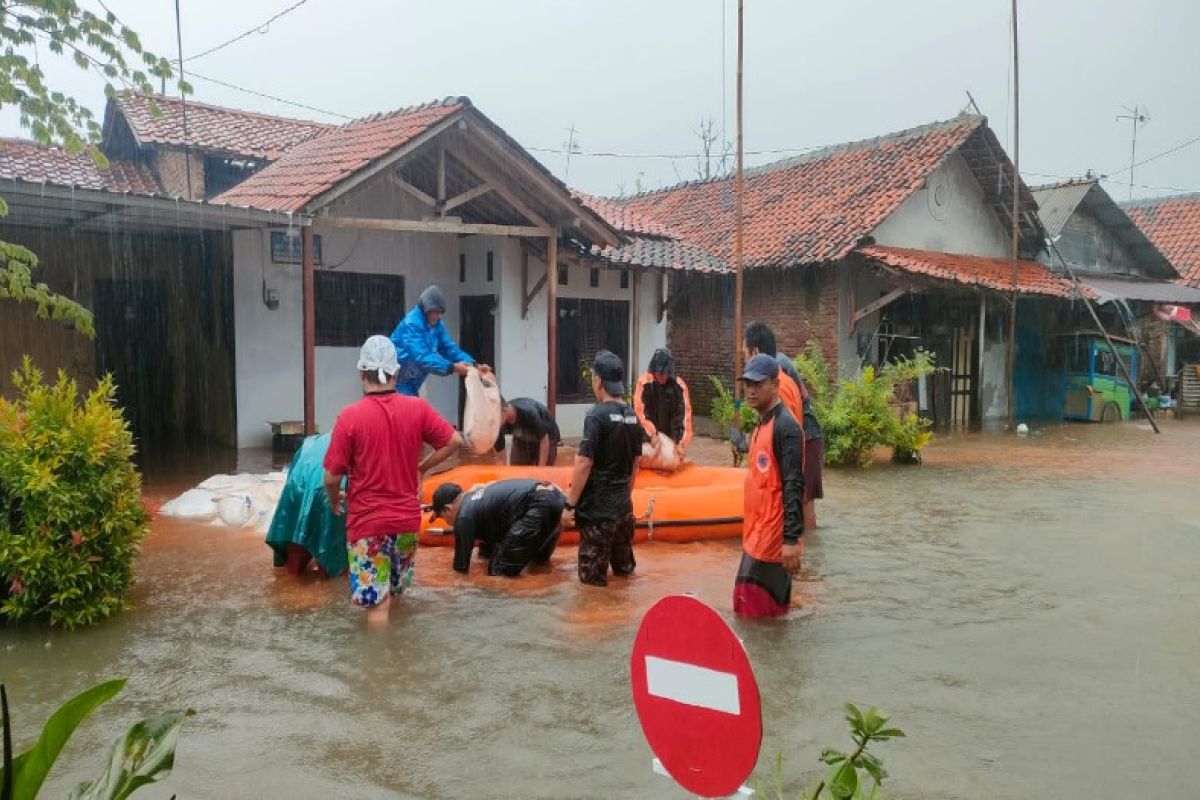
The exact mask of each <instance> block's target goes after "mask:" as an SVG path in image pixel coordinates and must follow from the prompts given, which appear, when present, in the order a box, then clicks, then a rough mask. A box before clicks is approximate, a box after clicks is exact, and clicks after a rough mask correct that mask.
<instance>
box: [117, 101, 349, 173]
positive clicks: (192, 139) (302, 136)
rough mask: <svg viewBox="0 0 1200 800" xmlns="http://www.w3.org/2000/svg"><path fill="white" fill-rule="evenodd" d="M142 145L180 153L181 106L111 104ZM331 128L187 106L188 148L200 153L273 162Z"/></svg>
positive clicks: (173, 103)
mask: <svg viewBox="0 0 1200 800" xmlns="http://www.w3.org/2000/svg"><path fill="white" fill-rule="evenodd" d="M113 102H115V103H116V105H117V107H118V108H119V109H120V112H121V114H122V115H123V116H124V117H125V119H126V120H127V121H128V122H129V126H130V128H132V129H133V133H134V136H136V137H137V139H138V141H140V142H142V143H150V144H159V145H172V146H176V147H183V145H184V135H183V115H184V109H183V104H182V103H181V101H180V100H179V98H176V97H161V96H160V97H155V98H154V102H155V103H157V105H158V108H159V111H160V112H161V113H160V114H159V115H158V116H155V115H154V113H153V112H152V111H151V100H150V98H148V97H146V96H145V95H139V94H134V93H130V92H123V93H121V94H118V95H117V96H116V98H114V100H113ZM333 127H334V126H332V125H328V124H326V123H323V122H311V121H309V120H302V119H291V118H288V117H273V116H269V115H267V114H258V113H255V112H253V111H242V110H239V109H234V108H222V107H221V106H210V105H207V104H205V103H196V102H192V101H190V100H189V101H187V128H188V135H187V144H188V145H191V146H192V147H195V148H199V149H201V150H209V151H213V152H216V153H221V154H228V155H238V156H246V157H249V158H258V159H264V160H267V161H273V160H275V159H277V158H279V157H280V156H281V155H283V153H284V152H285V151H287V150H289V149H290V148H292V147H295V146H296V145H298V144H300V143H301V142H304V141H307V140H309V139H311V138H313V137H314V136H317V135H319V134H321V133H324V132H325V131H328V130H331V129H332V128H333Z"/></svg>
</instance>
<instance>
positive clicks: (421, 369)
mask: <svg viewBox="0 0 1200 800" xmlns="http://www.w3.org/2000/svg"><path fill="white" fill-rule="evenodd" d="M430 311H440V312H442V313H443V314H444V313H446V299H445V297H443V296H442V290H441V289H439V288H438V287H436V286H428V287H426V288H425V291H423V292H421V296H420V298H419V299H418V300H417V304H416V305H415V306H413V309H412V310H411V311H409V312H408V314H406V315H405V317H404V319H402V320H400V324H399V325H397V326H396V330H394V331H392V336H391V339H392V344H394V345H395V346H396V360H397V361H398V362H400V371H399V372H398V373H396V391H397V392H399V393H400V394H406V395H409V396H410V397H416V396H417V393H418V392H420V391H421V384H423V383H425V376H426V375H428V374H429V373H431V372H432V373H433V374H435V375H449V374H450V373H451V371H453V369H454V364H455V363H456V362H459V361H465V362H467V363H468V364H474V363H475V359H474V358H472V357H471V356H470V355H469V354H468V353H466V352H464V351H463V349H462V348H460V347H459V346H458V344H457V343H456V342H455V341H454V340H453V339H451V338H450V334H448V333H447V332H446V326H445V325H443V324H442V321H441V320H438V322H437V324H436V325H433V326H430V325H429V323H428V322H426V321H425V315H426V314H427V313H428V312H430Z"/></svg>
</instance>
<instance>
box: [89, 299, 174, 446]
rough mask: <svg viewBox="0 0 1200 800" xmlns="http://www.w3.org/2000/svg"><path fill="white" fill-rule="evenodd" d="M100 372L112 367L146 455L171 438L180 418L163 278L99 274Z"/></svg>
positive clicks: (125, 409)
mask: <svg viewBox="0 0 1200 800" xmlns="http://www.w3.org/2000/svg"><path fill="white" fill-rule="evenodd" d="M94 291H95V297H94V299H93V306H94V312H95V319H96V367H97V373H98V374H100V375H104V374H106V373H111V374H112V376H113V380H114V381H116V384H117V403H118V405H120V407H121V408H122V410H123V412H124V414H125V419H126V420H127V421H128V423H129V429H130V431H131V432H132V433H133V439H134V443H135V444H136V445H137V448H138V454H139V456H140V457H144V456H146V455H147V454H148V453H150V452H151V451H153V450H154V449H155V448H156V446H158V445H161V444H164V443H166V441H167V439H168V435H169V434H170V433H171V432H172V431H178V430H181V429H182V428H183V424H182V423H183V422H184V420H175V419H173V416H174V413H173V412H174V402H173V401H174V395H173V386H172V383H173V382H172V375H171V372H170V368H171V354H170V352H169V350H168V343H167V319H166V312H165V308H166V298H165V290H164V287H163V284H162V283H161V282H160V281H146V280H97V281H96V282H95V284H94Z"/></svg>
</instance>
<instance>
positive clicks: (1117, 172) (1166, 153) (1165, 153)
mask: <svg viewBox="0 0 1200 800" xmlns="http://www.w3.org/2000/svg"><path fill="white" fill-rule="evenodd" d="M1197 142H1200V136H1197V137H1196V138H1195V139H1189V140H1188V141H1186V142H1184V143H1183V144H1180V145H1176V146H1175V147H1172V148H1171V149H1170V150H1164V151H1163V152H1161V153H1158V154H1157V155H1153V156H1150V157H1149V158H1143V159H1142V160H1141V161H1138V162H1137V163H1134V164H1130V165H1129V166H1128V167H1121V169H1116V170H1113V171H1112V172H1110V173H1108V175H1109V176H1112V175H1120V174H1121V173H1122V172H1128V171H1129V170H1131V169H1133V168H1134V167H1140V166H1141V165H1142V164H1149V163H1150V162H1151V161H1157V160H1158V159H1160V158H1164V157H1166V156H1169V155H1171V154H1172V153H1178V152H1179V151H1180V150H1182V149H1184V148H1185V147H1191V146H1192V145H1194V144H1196V143H1197Z"/></svg>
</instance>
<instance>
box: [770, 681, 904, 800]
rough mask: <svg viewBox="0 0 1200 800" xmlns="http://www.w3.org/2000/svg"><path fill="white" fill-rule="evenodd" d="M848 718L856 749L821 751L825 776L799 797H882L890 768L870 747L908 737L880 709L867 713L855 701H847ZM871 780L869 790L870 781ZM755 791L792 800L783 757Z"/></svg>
mask: <svg viewBox="0 0 1200 800" xmlns="http://www.w3.org/2000/svg"><path fill="white" fill-rule="evenodd" d="M846 721H847V722H848V723H849V724H850V739H851V740H852V741H853V742H854V749H852V750H850V751H849V752H846V751H843V750H837V749H835V748H832V747H827V748H825V750H823V751H822V752H821V761H822V763H824V764H825V765H826V766H825V777H824V778H822V779H821V781H820V782H819V783H818V784H817V785H816V786H814V787H813V788H812V789H808V790H804V791H802V792H800V793H799V794H798V795H797V797H798V798H799V800H819V798H833V800H879V798H880V797H881V795H880V791H881V787H882V785H883V779H884V778H886V777H887V775H888V773H887V770H886V769H884V767H883V761H882V760H881V759H880V758H879V757H878V756H876V755H875V754H873V753H870V752H868V748H869V747H870V746H871V745H872V744H874V743H875V742H885V741H887V740H889V739H900V738H903V737H904V731H902V730H900V729H899V728H889V727H886V726H887V722H888V718H887V717H885V716H883V715H882V714H880V713H879V711H878V709H875V708H868V709H867V711H866V713H863V712H862V711H860V710H859V709H858V707H857V706H855V705H854V704H853V703H847V704H846ZM868 781H869V782H870V783H871V788H870V790H869V791H868V789H867V783H868ZM755 794H758V795H762V796H763V797H767V798H770V800H788V797H789V796H788V794H787V791H786V790H785V788H784V778H783V756H782V755H780V756H776V757H775V769H774V772H773V773H772V775H771V780H770V781H769V782H768V783H765V784H764V783H761V782H759V783H757V784H756V786H755Z"/></svg>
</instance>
